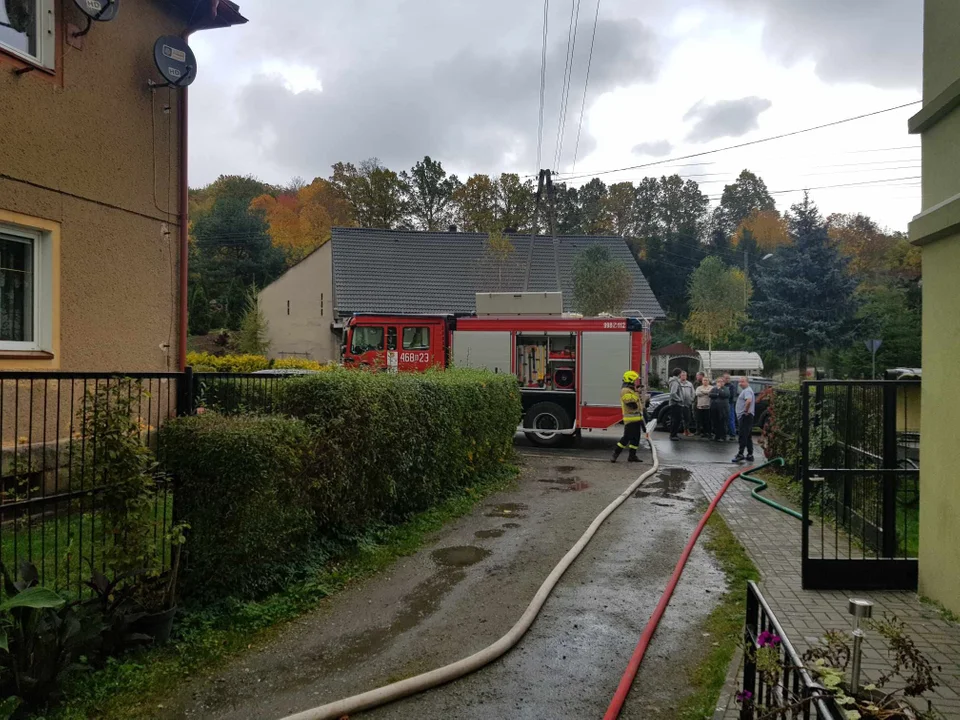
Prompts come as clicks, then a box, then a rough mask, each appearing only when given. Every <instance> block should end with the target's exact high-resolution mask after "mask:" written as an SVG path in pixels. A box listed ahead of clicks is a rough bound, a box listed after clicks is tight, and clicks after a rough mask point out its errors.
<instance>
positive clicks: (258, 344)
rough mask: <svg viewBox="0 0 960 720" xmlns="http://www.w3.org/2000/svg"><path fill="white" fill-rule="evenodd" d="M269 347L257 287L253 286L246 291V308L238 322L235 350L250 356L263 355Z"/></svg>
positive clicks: (265, 319) (264, 317)
mask: <svg viewBox="0 0 960 720" xmlns="http://www.w3.org/2000/svg"><path fill="white" fill-rule="evenodd" d="M269 347H270V343H269V341H268V340H267V318H266V316H265V315H264V314H263V308H261V307H260V295H259V293H258V291H257V286H256V285H253V286H251V287H250V289H249V290H248V291H247V301H246V308H245V309H244V312H243V317H242V318H241V320H240V332H239V333H237V350H239V351H240V352H241V353H248V354H250V355H265V354H266V352H267V350H268V349H269Z"/></svg>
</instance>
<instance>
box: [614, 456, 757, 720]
mask: <svg viewBox="0 0 960 720" xmlns="http://www.w3.org/2000/svg"><path fill="white" fill-rule="evenodd" d="M749 469H750V468H744V469H743V470H738V471H737V472H735V473H734V474H733V475H731V476H730V477H728V478H727V479H726V482H724V483H723V487H721V488H720V491H719V492H718V493H717V495H716V497H714V498H713V501H712V502H711V503H710V507H708V508H707V511H706V512H705V513H704V514H703V517H702V518H700V522H699V523H698V524H697V527H696V529H695V530H694V531H693V534H692V535H690V539H689V540H688V541H687V546H686V547H685V548H684V549H683V553H682V554H681V555H680V559H679V560H678V561H677V566H676V567H675V568H674V569H673V575H671V576H670V582H668V583H667V588H666V590H664V591H663V595H662V596H661V597H660V602H659V603H657V607H656V609H655V610H654V611H653V615H651V616H650V620H649V621H648V622H647V626H646V627H645V628H644V629H643V634H642V635H641V636H640V641H639V642H638V643H637V647H636V648H634V651H633V655H632V656H631V658H630V663H629V664H628V665H627V669H626V671H625V672H624V673H623V677H621V678H620V684H619V685H618V686H617V692H616V693H614V695H613V699H612V700H611V701H610V705H609V706H608V707H607V712H606V714H605V715H604V716H603V720H616V719H617V718H618V717H620V710H621V709H622V708H623V703H624V701H625V700H626V699H627V694H628V693H629V692H630V688H631V687H632V686H633V681H634V679H635V678H636V677H637V671H638V670H640V663H641V662H643V656H644V653H646V652H647V645H649V644H650V639H651V638H652V637H653V633H655V632H656V630H657V625H658V624H659V623H660V618H662V617H663V613H664V612H665V611H666V609H667V605H669V604H670V598H671V597H672V596H673V591H674V590H675V589H676V587H677V583H678V582H679V581H680V574H681V573H682V572H683V568H684V566H685V565H686V564H687V558H689V557H690V552H691V551H692V550H693V546H694V545H696V543H697V539H698V538H699V537H700V533H701V532H702V531H703V528H704V526H705V525H706V524H707V520H709V519H710V516H711V515H712V514H713V510H714V508H715V507H717V503H719V502H720V498H722V497H723V494H724V493H725V492H726V491H727V488H729V487H730V485H732V484H733V481H734V480H736V479H737V478H738V477H740V475H741V473H744V472H746V471H747V470H749Z"/></svg>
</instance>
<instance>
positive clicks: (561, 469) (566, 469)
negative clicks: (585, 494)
mask: <svg viewBox="0 0 960 720" xmlns="http://www.w3.org/2000/svg"><path fill="white" fill-rule="evenodd" d="M576 469H577V466H576V465H557V466H556V467H555V468H554V470H556V471H557V472H558V473H560V474H561V475H569V474H570V473H572V472H573V471H574V470H576Z"/></svg>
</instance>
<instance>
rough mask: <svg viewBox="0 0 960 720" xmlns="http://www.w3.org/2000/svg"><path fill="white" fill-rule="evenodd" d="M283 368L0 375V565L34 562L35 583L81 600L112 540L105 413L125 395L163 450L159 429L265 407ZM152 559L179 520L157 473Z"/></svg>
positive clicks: (164, 562)
mask: <svg viewBox="0 0 960 720" xmlns="http://www.w3.org/2000/svg"><path fill="white" fill-rule="evenodd" d="M288 377H290V375H287V374H275V375H270V374H267V375H260V374H232V373H193V372H191V371H190V370H189V369H188V370H187V372H185V373H123V374H117V373H66V372H5V373H0V561H2V563H3V565H4V567H5V568H6V569H7V571H8V572H9V573H10V574H11V575H12V576H13V577H15V578H16V577H17V576H18V575H19V573H20V565H21V563H22V562H23V561H26V562H29V563H32V564H33V565H34V566H35V567H36V569H37V572H38V574H39V582H40V584H41V585H44V586H46V587H50V588H52V589H56V590H60V591H66V592H69V593H76V594H77V596H78V597H80V596H82V595H83V594H84V593H85V592H86V590H85V587H86V586H85V583H86V581H88V580H89V579H90V578H91V575H92V573H93V571H94V570H99V571H101V572H104V571H106V569H107V563H108V561H109V557H110V553H111V550H112V549H114V548H115V546H116V541H117V538H115V537H114V536H113V533H112V532H111V531H110V529H109V528H108V524H107V523H106V522H105V521H104V514H105V502H106V500H107V498H109V497H110V496H109V494H105V493H107V491H108V490H109V486H110V480H111V478H110V473H111V471H110V469H109V463H108V462H107V461H106V459H105V457H104V453H103V452H102V450H103V448H104V445H105V440H104V438H103V437H101V435H102V434H103V432H104V427H103V426H102V424H103V423H102V418H103V412H104V411H105V410H106V409H107V408H108V407H109V406H110V405H111V404H116V403H118V402H123V401H124V400H125V404H124V407H125V408H126V407H128V408H129V416H130V419H131V421H132V422H133V423H135V425H136V428H137V429H138V430H139V433H140V438H141V441H142V443H143V444H144V445H145V446H146V447H149V448H150V449H151V450H152V451H154V452H155V453H156V452H157V451H158V450H159V449H160V448H159V444H160V442H161V435H160V433H159V430H160V428H161V427H162V425H163V424H164V423H165V422H166V421H167V420H168V419H169V418H172V417H176V416H177V415H188V414H193V413H195V412H197V411H198V410H199V409H200V408H205V409H209V410H213V411H217V412H220V413H225V414H236V413H242V412H250V413H270V412H273V411H275V410H276V407H277V404H276V403H277V397H278V390H279V387H280V385H281V383H282V382H283V381H284V380H285V379H286V378H288ZM154 482H155V488H156V491H155V492H154V493H153V494H154V498H153V519H152V526H153V528H154V533H155V538H154V540H155V542H154V543H153V545H154V547H155V552H156V559H157V562H158V564H159V565H160V567H161V568H169V567H170V563H171V561H172V555H173V550H172V548H171V546H170V543H169V541H168V539H167V535H168V532H169V531H170V530H171V529H172V528H173V527H174V525H175V520H176V516H177V509H176V504H175V499H176V487H175V482H174V480H173V479H171V478H168V477H167V476H166V475H164V474H163V473H162V472H161V471H159V470H157V471H156V472H154Z"/></svg>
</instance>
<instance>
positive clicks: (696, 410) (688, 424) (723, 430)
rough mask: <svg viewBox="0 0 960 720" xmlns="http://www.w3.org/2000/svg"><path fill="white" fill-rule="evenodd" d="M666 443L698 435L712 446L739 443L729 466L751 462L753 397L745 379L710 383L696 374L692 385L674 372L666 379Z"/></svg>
mask: <svg viewBox="0 0 960 720" xmlns="http://www.w3.org/2000/svg"><path fill="white" fill-rule="evenodd" d="M669 385H670V400H669V403H670V406H669V411H670V415H669V417H670V439H671V440H679V439H680V433H683V435H684V436H687V437H689V436H691V435H699V436H700V437H705V438H709V437H711V436H712V437H713V439H714V440H715V441H716V442H725V441H726V440H728V439H730V440H733V439H739V441H740V449H739V451H738V452H737V455H736V457H734V458H733V462H741V461H743V460H746V461H748V462H752V461H753V416H754V412H755V409H756V396H755V394H754V392H753V388H751V387H750V382H749V380H748V379H747V377H746V376H744V377H741V378H740V379H739V381H736V382H735V381H734V380H733V379H732V378H731V377H730V373H724V374H723V375H722V376H720V377H718V378H717V380H716V382H711V381H710V378H709V377H707V375H706V374H705V373H702V372H698V373H697V376H696V382H695V383H694V382H690V380H689V379H688V378H687V373H686V372H684V371H682V370H680V369H679V368H677V369H676V370H674V371H673V374H672V375H671V376H670V381H669Z"/></svg>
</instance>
